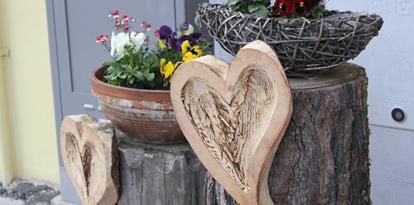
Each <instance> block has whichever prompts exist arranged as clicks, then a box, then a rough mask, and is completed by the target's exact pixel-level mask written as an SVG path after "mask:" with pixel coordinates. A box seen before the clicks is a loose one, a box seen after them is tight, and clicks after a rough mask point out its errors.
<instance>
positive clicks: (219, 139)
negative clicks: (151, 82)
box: [171, 41, 292, 205]
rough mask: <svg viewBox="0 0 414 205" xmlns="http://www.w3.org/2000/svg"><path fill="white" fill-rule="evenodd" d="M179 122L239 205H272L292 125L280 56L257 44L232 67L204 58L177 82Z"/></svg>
mask: <svg viewBox="0 0 414 205" xmlns="http://www.w3.org/2000/svg"><path fill="white" fill-rule="evenodd" d="M171 98H172V102H173V107H174V110H175V112H176V116H177V120H178V122H179V124H180V127H181V129H182V130H183V133H184V135H185V136H186V138H187V140H188V142H189V143H190V145H191V146H192V148H193V150H194V151H195V153H196V154H197V156H198V157H199V159H200V160H201V161H202V162H203V164H204V165H205V167H206V168H207V169H208V170H209V172H210V173H211V175H212V176H213V177H214V178H215V179H216V180H217V181H218V182H219V183H220V184H221V185H222V186H223V187H224V188H225V189H226V190H227V191H228V192H229V193H230V194H231V195H232V196H233V197H234V198H235V199H236V200H237V201H238V202H239V203H240V204H241V205H244V204H245V205H254V204H260V205H270V204H273V202H272V201H271V199H270V196H269V190H268V187H267V179H268V174H269V171H270V165H271V163H272V159H273V157H274V154H275V152H276V149H277V146H278V145H279V143H280V140H281V138H282V137H283V134H284V131H285V129H286V127H287V125H288V123H289V121H290V116H291V112H292V102H291V101H292V100H291V92H290V88H289V85H288V82H287V79H286V76H285V75H284V71H283V68H282V66H281V65H280V62H279V61H278V59H277V57H276V54H275V53H274V52H273V51H272V49H271V48H270V47H269V46H268V45H267V44H265V43H264V42H261V41H255V42H253V43H251V44H249V45H247V46H245V47H244V48H242V49H241V50H240V51H239V53H238V54H237V55H236V56H235V58H234V60H233V62H232V64H231V65H230V66H229V65H228V64H227V63H225V62H223V61H221V60H219V59H217V58H215V57H213V56H205V57H202V58H198V59H196V60H193V61H190V62H187V63H184V64H183V65H181V66H180V67H179V69H178V70H177V71H176V73H175V74H174V76H173V80H172V84H171Z"/></svg>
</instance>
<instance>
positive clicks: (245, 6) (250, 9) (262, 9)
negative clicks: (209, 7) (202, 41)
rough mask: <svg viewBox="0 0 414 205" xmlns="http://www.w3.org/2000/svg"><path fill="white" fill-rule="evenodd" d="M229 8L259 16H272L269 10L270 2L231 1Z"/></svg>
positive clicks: (266, 0) (264, 0) (267, 0)
mask: <svg viewBox="0 0 414 205" xmlns="http://www.w3.org/2000/svg"><path fill="white" fill-rule="evenodd" d="M228 6H229V7H230V9H231V10H233V11H239V12H242V13H248V14H254V15H258V16H270V15H271V13H270V11H269V9H268V7H269V6H270V0H229V1H228Z"/></svg>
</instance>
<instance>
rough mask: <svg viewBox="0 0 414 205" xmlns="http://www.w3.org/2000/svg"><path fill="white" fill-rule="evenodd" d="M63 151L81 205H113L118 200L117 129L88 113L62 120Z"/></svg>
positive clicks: (61, 140)
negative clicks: (115, 130)
mask: <svg viewBox="0 0 414 205" xmlns="http://www.w3.org/2000/svg"><path fill="white" fill-rule="evenodd" d="M60 144H61V152H62V158H63V162H64V165H65V168H66V170H67V172H68V175H69V178H70V179H71V181H72V184H73V186H74V188H75V190H76V193H77V194H78V196H79V198H80V200H81V202H82V204H84V205H86V204H88V205H89V204H90V205H96V204H101V205H104V204H106V205H112V204H115V203H116V202H117V199H118V159H117V148H116V147H117V146H116V141H115V138H114V128H113V127H112V124H111V123H110V122H97V121H96V119H95V118H94V117H92V116H88V115H72V116H67V117H65V118H64V119H63V121H62V125H61V136H60Z"/></svg>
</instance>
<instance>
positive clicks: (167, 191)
mask: <svg viewBox="0 0 414 205" xmlns="http://www.w3.org/2000/svg"><path fill="white" fill-rule="evenodd" d="M289 82H290V85H291V89H292V93H293V103H294V107H295V110H294V111H293V114H292V120H291V122H290V124H289V126H288V128H287V130H286V133H285V136H284V137H283V139H282V141H281V143H280V145H279V148H278V150H277V154H276V155H275V158H274V159H273V164H272V165H271V171H270V175H269V179H268V183H267V185H268V187H269V193H270V196H271V198H272V200H273V202H274V203H275V204H283V205H285V204H286V205H288V204H293V205H296V204H309V205H320V204H329V205H331V204H332V205H338V204H339V205H342V204H344V205H345V204H353V205H354V204H355V205H368V204H370V198H369V196H370V181H369V158H368V145H369V129H368V117H367V78H366V75H365V72H364V70H363V69H362V68H360V67H358V66H355V65H352V64H345V65H343V66H339V67H337V68H334V69H332V70H331V71H328V72H326V73H324V74H323V75H322V76H320V77H319V78H317V79H312V80H303V79H290V80H289ZM117 136H118V137H120V138H122V136H123V134H122V133H120V132H118V133H117ZM125 138H126V137H125ZM126 139H128V138H126ZM119 154H120V182H121V196H120V201H119V204H137V205H164V204H172V205H236V204H237V202H236V201H235V200H234V199H233V198H232V197H231V196H230V195H229V194H228V193H227V192H226V191H225V190H224V189H223V188H222V187H221V186H220V185H219V183H217V182H216V181H215V180H214V179H213V178H212V177H211V176H210V175H209V174H208V172H207V171H206V169H205V168H204V166H203V165H202V164H201V162H200V161H199V160H198V158H197V157H196V156H195V154H194V153H193V152H192V149H191V148H190V146H189V145H187V144H182V145H165V146H154V145H147V144H140V143H137V142H133V141H125V140H120V143H119Z"/></svg>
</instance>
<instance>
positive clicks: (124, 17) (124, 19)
mask: <svg viewBox="0 0 414 205" xmlns="http://www.w3.org/2000/svg"><path fill="white" fill-rule="evenodd" d="M128 20H129V18H128V16H127V15H125V16H123V17H122V19H121V21H123V22H125V21H128Z"/></svg>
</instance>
